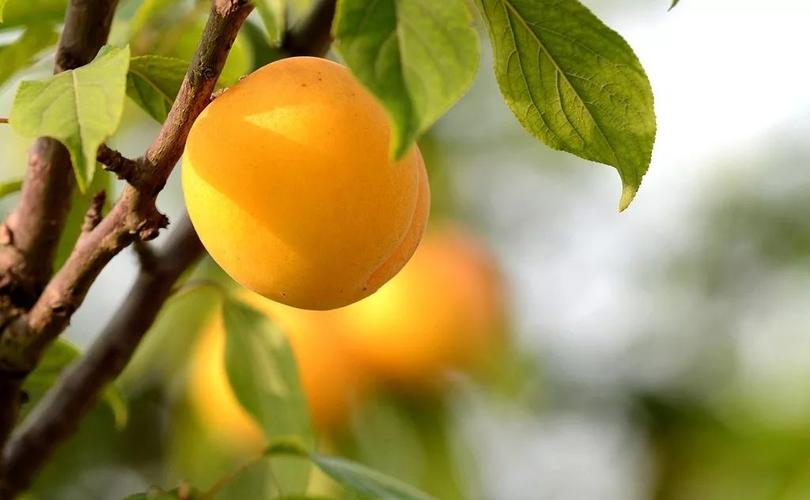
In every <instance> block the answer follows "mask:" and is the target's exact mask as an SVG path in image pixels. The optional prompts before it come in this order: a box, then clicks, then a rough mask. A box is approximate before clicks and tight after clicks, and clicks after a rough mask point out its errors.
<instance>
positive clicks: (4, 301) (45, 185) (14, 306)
mask: <svg viewBox="0 0 810 500" xmlns="http://www.w3.org/2000/svg"><path fill="white" fill-rule="evenodd" d="M117 3H118V2H117V0H72V1H71V2H70V3H69V4H68V8H67V13H66V14H65V26H64V28H63V30H62V35H61V37H60V40H59V46H58V48H57V50H56V64H55V66H54V73H59V72H62V71H65V70H68V69H73V68H77V67H79V66H83V65H85V64H87V63H89V62H90V61H91V60H92V59H93V57H95V55H96V54H97V53H98V51H99V49H100V48H101V46H102V45H103V44H104V42H105V41H106V40H107V36H108V35H109V32H110V26H111V24H112V18H113V13H114V12H115V7H116V4H117ZM73 184H74V177H73V169H72V167H71V164H70V156H69V155H68V152H67V150H66V149H65V147H64V146H62V144H60V143H59V142H57V141H55V140H53V139H50V138H44V137H43V138H39V139H37V140H36V142H35V143H34V145H33V147H32V148H31V151H30V152H29V155H28V169H27V170H26V176H25V181H24V182H23V186H22V193H21V195H20V201H19V203H18V204H17V206H16V208H15V209H14V211H13V212H12V213H11V214H10V215H9V216H8V218H7V219H6V221H5V222H4V223H3V224H2V225H0V328H3V327H5V325H7V324H9V323H10V322H12V321H15V319H16V318H18V317H19V316H20V315H22V314H24V312H25V311H26V310H27V309H28V308H30V307H31V305H32V304H34V301H35V300H36V299H37V298H38V297H39V294H40V292H41V291H42V289H43V287H44V286H45V284H46V283H47V281H48V279H49V278H50V277H51V274H52V273H53V260H54V257H55V255H56V249H57V246H58V244H59V238H60V236H61V235H62V229H63V227H64V225H65V220H66V218H67V215H68V212H69V211H70V198H71V193H72V191H73ZM1 340H3V341H5V339H4V338H2V339H1ZM26 373H27V370H14V369H12V370H5V369H3V367H2V366H0V388H1V390H0V445H2V444H3V443H5V441H6V438H7V437H8V434H9V432H10V431H11V429H12V427H13V425H14V423H15V422H16V420H17V413H18V410H19V406H20V404H19V402H20V386H21V384H22V380H23V379H24V377H25V374H26Z"/></svg>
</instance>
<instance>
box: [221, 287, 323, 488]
mask: <svg viewBox="0 0 810 500" xmlns="http://www.w3.org/2000/svg"><path fill="white" fill-rule="evenodd" d="M223 319H224V323H225V331H226V336H227V340H226V343H225V345H226V348H225V368H226V371H227V374H228V380H229V381H230V383H231V387H232V388H233V391H234V394H235V395H236V398H237V399H238V400H239V402H240V403H241V405H242V406H243V407H244V408H245V409H246V410H247V412H248V413H249V414H250V415H251V416H253V418H254V419H255V420H256V422H258V423H259V425H260V426H261V428H262V430H263V431H264V434H265V437H266V438H267V441H268V443H274V442H276V441H290V440H291V441H293V442H298V443H300V444H301V445H302V446H303V447H304V448H305V449H309V448H312V447H313V446H314V437H313V433H312V428H311V425H310V418H309V412H308V409H307V403H306V399H305V397H304V394H303V391H302V390H301V384H300V382H299V380H298V369H297V365H296V362H295V356H294V354H293V351H292V348H291V347H290V344H289V343H288V342H287V339H286V337H285V336H284V334H283V333H282V332H281V331H280V330H279V329H278V328H277V327H276V326H275V325H274V324H273V323H272V322H271V321H270V320H269V319H268V318H267V317H265V316H264V315H263V314H262V313H260V312H258V311H256V310H254V309H253V308H251V307H250V306H248V305H246V304H244V303H242V302H239V301H238V300H236V299H233V298H226V299H225V301H224V303H223ZM274 465H275V464H274ZM309 468H310V467H309V464H308V463H307V462H306V461H303V460H297V459H292V460H289V461H284V462H283V463H280V464H278V467H275V468H274V470H275V473H274V476H275V477H277V478H278V480H279V482H280V483H281V484H280V488H279V489H280V490H281V491H283V492H284V493H288V494H293V493H296V494H297V493H303V492H304V491H305V489H306V486H307V482H308V479H309Z"/></svg>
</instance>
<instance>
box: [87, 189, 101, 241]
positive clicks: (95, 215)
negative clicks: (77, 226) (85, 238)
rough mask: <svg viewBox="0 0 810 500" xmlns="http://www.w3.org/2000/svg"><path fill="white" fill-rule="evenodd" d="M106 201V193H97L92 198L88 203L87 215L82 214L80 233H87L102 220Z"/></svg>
mask: <svg viewBox="0 0 810 500" xmlns="http://www.w3.org/2000/svg"><path fill="white" fill-rule="evenodd" d="M105 201H107V192H106V191H103V190H102V191H99V192H98V193H96V195H95V196H93V199H92V200H91V201H90V207H89V208H88V209H87V213H85V214H84V223H82V233H89V232H90V231H92V230H93V229H95V228H96V226H98V223H99V222H101V219H102V218H104V213H103V212H104V202H105Z"/></svg>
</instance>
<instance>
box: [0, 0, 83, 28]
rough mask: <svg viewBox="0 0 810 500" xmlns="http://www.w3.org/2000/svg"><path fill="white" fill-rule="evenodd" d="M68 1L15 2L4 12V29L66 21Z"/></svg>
mask: <svg viewBox="0 0 810 500" xmlns="http://www.w3.org/2000/svg"><path fill="white" fill-rule="evenodd" d="M0 1H3V0H0ZM66 9H67V0H14V1H13V2H8V4H7V5H6V8H5V9H4V11H3V19H2V22H3V29H5V28H15V27H19V26H29V25H34V24H45V23H48V22H51V23H61V22H63V21H64V17H65V10H66Z"/></svg>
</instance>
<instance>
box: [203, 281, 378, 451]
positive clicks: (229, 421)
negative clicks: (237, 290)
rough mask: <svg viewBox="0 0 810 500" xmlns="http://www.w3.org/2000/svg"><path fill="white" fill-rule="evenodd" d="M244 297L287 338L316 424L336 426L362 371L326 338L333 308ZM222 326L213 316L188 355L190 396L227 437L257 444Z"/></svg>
mask: <svg viewBox="0 0 810 500" xmlns="http://www.w3.org/2000/svg"><path fill="white" fill-rule="evenodd" d="M242 297H243V298H244V299H245V300H246V301H247V302H248V303H249V304H251V305H252V306H254V307H255V308H256V309H257V310H259V311H261V312H263V313H265V314H266V315H267V316H268V317H269V318H271V319H272V320H273V321H274V322H275V323H276V324H277V325H278V326H279V328H281V329H282V331H283V332H284V333H285V335H286V336H287V339H288V340H289V341H290V344H291V346H292V349H293V352H294V353H295V358H296V362H297V363H298V372H299V377H300V380H301V388H302V390H303V392H304V394H305V396H306V400H307V404H308V406H309V410H310V415H311V416H312V420H313V423H314V424H315V427H316V428H318V429H320V430H322V431H327V432H328V431H330V430H333V429H338V428H340V427H341V426H342V425H343V424H345V422H346V420H347V419H348V417H349V414H350V411H351V408H352V405H353V404H354V402H355V400H358V399H361V398H362V397H363V395H364V393H365V383H364V382H365V380H366V379H365V377H363V376H361V375H360V373H359V372H358V371H357V369H356V367H355V366H354V363H352V361H351V360H350V359H349V358H348V356H347V353H346V352H345V350H343V349H342V348H341V346H340V345H339V344H338V343H336V342H330V341H325V339H328V338H329V333H330V331H329V330H330V329H332V328H337V325H336V324H335V319H336V318H335V317H334V316H333V313H332V312H331V311H306V310H301V309H296V308H293V307H289V306H285V305H283V304H278V303H275V302H272V301H270V300H268V299H265V298H264V297H261V296H260V295H257V294H255V293H253V292H249V291H245V293H244V294H243V295H242ZM225 342H226V337H225V327H224V324H223V322H222V318H221V317H216V318H213V319H212V321H211V322H210V323H209V324H208V326H207V327H206V328H205V329H204V331H203V332H202V333H201V336H200V340H199V343H198V344H197V347H196V348H195V354H194V356H193V357H192V359H193V361H192V369H191V376H190V381H189V384H190V389H189V394H190V401H191V403H192V406H193V407H194V408H195V410H196V412H197V413H198V414H200V415H201V416H202V417H203V420H204V421H205V422H206V423H207V424H209V425H211V426H212V427H213V428H216V429H221V430H222V432H223V433H224V435H225V436H227V439H228V441H230V442H232V443H234V444H242V445H243V446H245V447H247V448H254V449H259V448H260V447H261V446H262V445H263V444H264V437H263V435H262V433H261V430H260V429H259V427H258V426H257V424H256V423H255V422H254V421H253V419H252V418H251V417H250V415H249V414H248V413H247V412H246V411H245V410H244V409H243V408H242V407H241V406H240V404H239V402H238V400H237V399H236V396H235V395H234V394H233V391H232V389H231V386H230V384H229V382H228V378H227V373H226V372H225V364H224V354H225Z"/></svg>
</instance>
